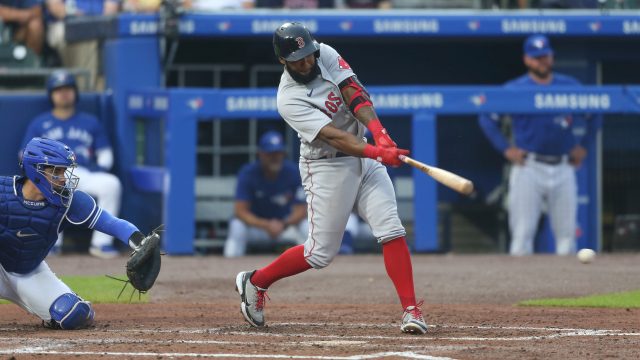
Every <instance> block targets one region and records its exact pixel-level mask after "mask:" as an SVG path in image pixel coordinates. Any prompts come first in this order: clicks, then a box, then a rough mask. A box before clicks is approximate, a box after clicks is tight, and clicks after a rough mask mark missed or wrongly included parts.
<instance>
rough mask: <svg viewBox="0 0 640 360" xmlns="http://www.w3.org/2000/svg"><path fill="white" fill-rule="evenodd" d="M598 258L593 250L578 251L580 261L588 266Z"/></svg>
mask: <svg viewBox="0 0 640 360" xmlns="http://www.w3.org/2000/svg"><path fill="white" fill-rule="evenodd" d="M595 257H596V252H595V251H593V250H591V249H582V250H580V251H578V260H580V262H581V263H583V264H588V263H590V262H592V261H593V259H594V258H595Z"/></svg>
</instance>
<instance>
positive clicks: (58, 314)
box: [46, 293, 94, 330]
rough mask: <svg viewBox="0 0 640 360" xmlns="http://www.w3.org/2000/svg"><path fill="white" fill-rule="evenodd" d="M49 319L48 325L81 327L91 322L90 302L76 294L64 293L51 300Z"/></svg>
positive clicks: (92, 314) (70, 327)
mask: <svg viewBox="0 0 640 360" xmlns="http://www.w3.org/2000/svg"><path fill="white" fill-rule="evenodd" d="M49 313H50V314H51V321H50V322H49V323H48V324H46V325H47V326H48V327H52V328H60V329H64V330H75V329H82V328H85V327H87V326H90V325H91V324H93V317H94V312H93V309H92V308H91V303H90V302H88V301H85V300H83V299H82V298H81V297H79V296H78V295H76V294H71V293H66V294H62V295H60V296H59V297H58V298H57V299H56V300H54V301H53V304H51V307H50V308H49Z"/></svg>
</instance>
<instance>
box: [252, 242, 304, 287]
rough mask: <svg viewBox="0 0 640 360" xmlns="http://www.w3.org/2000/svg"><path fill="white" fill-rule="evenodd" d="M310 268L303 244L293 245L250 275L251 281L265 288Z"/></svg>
mask: <svg viewBox="0 0 640 360" xmlns="http://www.w3.org/2000/svg"><path fill="white" fill-rule="evenodd" d="M309 269H311V265H309V263H308V262H307V260H305V259H304V245H298V246H294V247H292V248H291V249H289V250H287V251H285V252H283V253H282V255H280V256H278V258H277V259H275V260H274V261H273V262H272V263H271V264H269V265H267V266H265V267H263V268H262V269H260V270H257V271H256V272H255V273H254V274H253V276H251V283H252V284H253V285H255V286H257V287H259V288H262V289H267V288H269V286H271V284H273V283H274V282H276V281H278V280H280V279H283V278H286V277H288V276H292V275H295V274H299V273H301V272H304V271H307V270H309Z"/></svg>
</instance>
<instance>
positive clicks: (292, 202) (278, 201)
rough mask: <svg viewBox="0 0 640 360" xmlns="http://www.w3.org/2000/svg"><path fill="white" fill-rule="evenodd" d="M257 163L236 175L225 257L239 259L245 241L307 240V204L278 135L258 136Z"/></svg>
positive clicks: (275, 133) (272, 133)
mask: <svg viewBox="0 0 640 360" xmlns="http://www.w3.org/2000/svg"><path fill="white" fill-rule="evenodd" d="M258 150H259V151H258V161H256V162H254V163H251V164H247V165H245V166H244V167H243V168H242V169H240V172H239V173H238V184H237V186H236V199H235V209H234V210H235V211H234V212H235V214H234V215H235V216H234V218H233V219H231V221H230V222H229V234H228V237H227V240H226V241H225V245H224V256H225V257H237V256H243V255H244V254H245V253H246V249H247V244H248V243H249V242H263V243H266V242H272V243H273V244H274V245H275V243H276V242H278V241H289V242H293V243H294V244H297V243H302V242H304V241H305V240H306V239H307V232H308V225H307V204H306V201H305V195H304V191H303V189H302V181H301V180H300V172H299V171H298V166H297V165H296V164H294V163H292V162H291V161H288V160H286V159H285V146H284V139H283V138H282V135H281V134H280V133H278V132H276V131H268V132H266V133H264V134H263V135H262V136H261V137H260V141H259V144H258Z"/></svg>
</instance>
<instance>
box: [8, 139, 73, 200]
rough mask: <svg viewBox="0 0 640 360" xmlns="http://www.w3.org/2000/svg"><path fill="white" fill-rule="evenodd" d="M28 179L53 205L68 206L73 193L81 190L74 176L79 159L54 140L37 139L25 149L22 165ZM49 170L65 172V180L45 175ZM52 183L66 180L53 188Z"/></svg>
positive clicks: (32, 140) (31, 141)
mask: <svg viewBox="0 0 640 360" xmlns="http://www.w3.org/2000/svg"><path fill="white" fill-rule="evenodd" d="M20 165H21V166H22V169H23V170H24V173H25V175H26V176H27V177H28V178H29V180H31V181H33V183H34V184H35V185H36V186H37V187H38V189H39V190H40V192H42V194H43V195H44V197H45V198H46V199H47V200H48V201H49V202H50V203H52V204H54V205H58V206H69V204H70V203H71V198H72V197H73V192H74V191H75V189H76V187H78V180H79V179H78V177H77V176H76V175H73V169H74V168H75V167H76V155H75V154H74V153H73V151H72V150H71V149H70V148H69V147H68V146H67V145H65V144H63V143H61V142H59V141H56V140H51V139H44V138H39V137H35V138H33V139H31V140H30V141H29V142H28V143H27V146H25V148H24V151H23V153H22V161H21V163H20ZM48 167H53V169H54V170H55V168H58V167H61V168H64V169H65V171H64V179H60V178H59V177H58V176H55V175H52V173H51V172H49V173H45V169H46V168H48ZM50 179H51V180H64V185H61V184H53V183H51V181H50Z"/></svg>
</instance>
